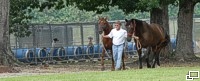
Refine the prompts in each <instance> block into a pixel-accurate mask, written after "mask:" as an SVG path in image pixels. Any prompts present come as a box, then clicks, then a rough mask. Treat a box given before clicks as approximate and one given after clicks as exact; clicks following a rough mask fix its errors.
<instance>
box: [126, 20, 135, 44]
mask: <svg viewBox="0 0 200 81" xmlns="http://www.w3.org/2000/svg"><path fill="white" fill-rule="evenodd" d="M125 21H126V24H125V27H126V29H127V33H128V34H127V41H128V42H130V41H131V39H132V35H133V34H134V33H135V28H136V23H135V20H134V19H130V20H127V19H125Z"/></svg>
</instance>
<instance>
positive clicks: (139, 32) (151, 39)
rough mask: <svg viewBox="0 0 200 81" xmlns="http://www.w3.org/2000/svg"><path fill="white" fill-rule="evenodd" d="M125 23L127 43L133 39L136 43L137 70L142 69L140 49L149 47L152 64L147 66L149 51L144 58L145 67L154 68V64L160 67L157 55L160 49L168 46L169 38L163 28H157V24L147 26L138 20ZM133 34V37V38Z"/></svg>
mask: <svg viewBox="0 0 200 81" xmlns="http://www.w3.org/2000/svg"><path fill="white" fill-rule="evenodd" d="M125 21H126V24H125V26H126V28H127V31H128V36H127V41H131V39H132V38H134V37H138V38H134V41H135V43H136V46H137V47H136V48H137V52H138V56H139V68H140V69H142V57H141V51H142V48H147V47H149V48H150V49H152V51H153V53H154V55H153V59H154V61H153V64H152V65H150V64H149V54H150V50H149V51H148V55H147V57H146V62H147V67H148V68H150V67H151V68H155V64H156V63H157V65H158V66H160V62H159V53H160V51H161V49H162V48H164V47H165V46H167V45H168V43H169V42H170V37H169V35H168V34H167V33H166V31H165V30H164V28H163V27H161V26H159V25H158V24H155V23H152V24H148V23H146V22H145V21H141V20H138V19H130V20H127V19H125ZM133 34H134V36H133Z"/></svg>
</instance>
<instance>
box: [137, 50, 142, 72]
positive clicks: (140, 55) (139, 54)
mask: <svg viewBox="0 0 200 81" xmlns="http://www.w3.org/2000/svg"><path fill="white" fill-rule="evenodd" d="M137 52H138V56H139V62H140V63H139V69H142V49H139V50H138V51H137Z"/></svg>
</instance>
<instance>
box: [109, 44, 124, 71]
mask: <svg viewBox="0 0 200 81" xmlns="http://www.w3.org/2000/svg"><path fill="white" fill-rule="evenodd" d="M123 47H124V44H121V45H113V46H112V49H113V58H114V62H115V70H118V69H120V66H121V61H122V52H123Z"/></svg>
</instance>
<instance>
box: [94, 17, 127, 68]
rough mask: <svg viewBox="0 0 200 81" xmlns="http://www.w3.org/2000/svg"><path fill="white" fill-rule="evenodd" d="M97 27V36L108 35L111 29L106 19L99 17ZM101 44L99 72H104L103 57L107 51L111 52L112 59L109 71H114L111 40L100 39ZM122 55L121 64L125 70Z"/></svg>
mask: <svg viewBox="0 0 200 81" xmlns="http://www.w3.org/2000/svg"><path fill="white" fill-rule="evenodd" d="M98 26H99V34H102V33H103V34H104V35H108V34H109V33H110V31H111V30H112V29H113V27H112V26H111V25H110V24H109V23H108V21H107V18H101V17H99V20H98ZM102 43H103V52H102V54H101V65H102V68H101V70H104V69H105V67H104V56H105V52H106V51H107V50H110V51H111V55H112V56H111V58H112V67H111V70H112V71H114V70H115V68H114V59H113V52H112V45H113V44H112V39H111V38H102ZM123 57H124V54H123V55H122V62H123V69H125V64H124V58H123Z"/></svg>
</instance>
